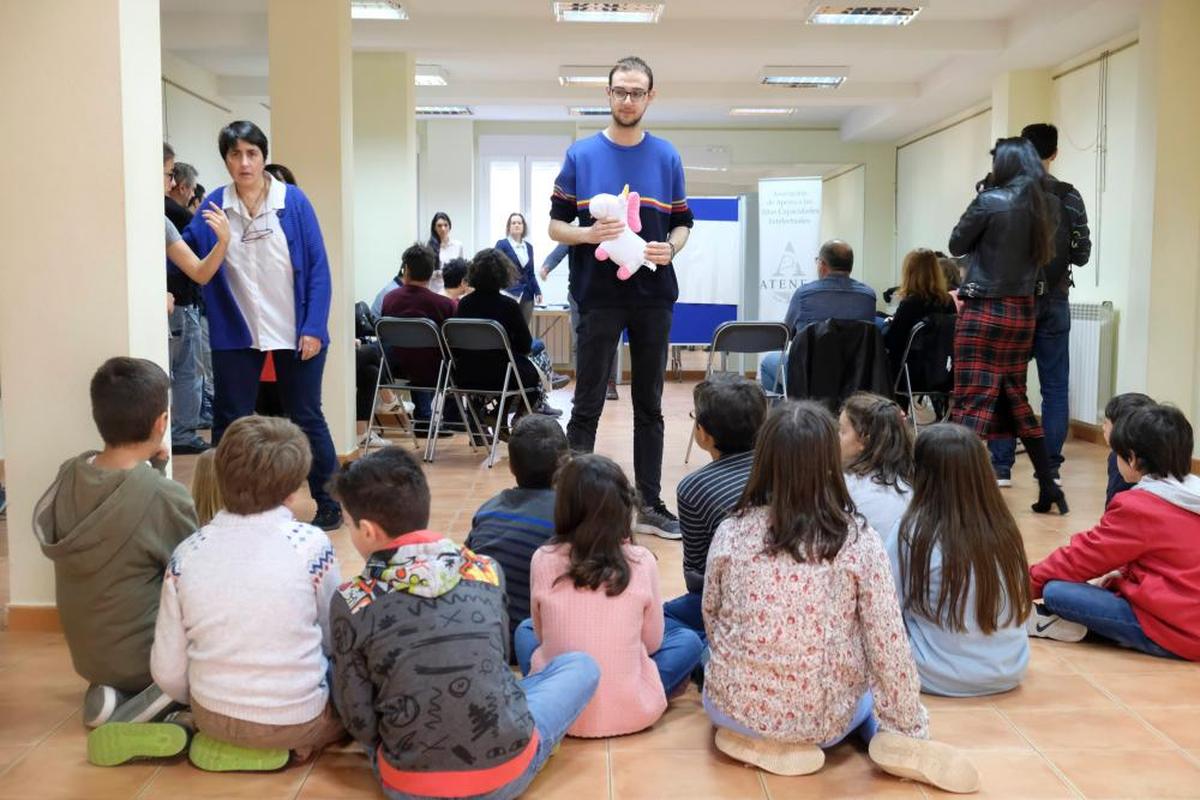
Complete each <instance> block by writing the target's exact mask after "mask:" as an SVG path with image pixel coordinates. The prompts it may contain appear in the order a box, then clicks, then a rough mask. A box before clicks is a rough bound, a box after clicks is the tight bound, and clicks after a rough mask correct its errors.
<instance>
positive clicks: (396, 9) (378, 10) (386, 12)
mask: <svg viewBox="0 0 1200 800" xmlns="http://www.w3.org/2000/svg"><path fill="white" fill-rule="evenodd" d="M350 19H390V20H405V19H408V12H407V11H405V10H404V6H402V5H400V4H399V3H397V2H396V0H350Z"/></svg>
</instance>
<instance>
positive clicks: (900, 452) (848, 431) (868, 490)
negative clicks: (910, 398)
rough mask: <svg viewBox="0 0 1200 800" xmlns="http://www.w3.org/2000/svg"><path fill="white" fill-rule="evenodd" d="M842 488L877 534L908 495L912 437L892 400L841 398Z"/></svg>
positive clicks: (860, 394) (897, 514) (894, 517)
mask: <svg viewBox="0 0 1200 800" xmlns="http://www.w3.org/2000/svg"><path fill="white" fill-rule="evenodd" d="M838 439H839V440H840V443H841V449H842V468H843V470H845V473H846V475H845V478H846V489H847V491H849V492H850V497H851V499H852V500H854V505H855V506H856V507H857V508H858V511H859V513H860V514H862V515H863V516H864V517H866V519H867V523H868V524H869V525H870V526H871V527H872V528H874V529H875V532H876V533H878V534H879V535H881V536H882V535H883V534H885V533H887V532H888V531H889V530H891V529H892V527H893V526H894V525H895V524H896V521H897V520H899V519H900V516H901V515H902V514H903V513H904V511H905V509H907V508H908V500H909V498H910V497H911V496H912V479H913V435H912V428H911V427H909V425H908V424H907V423H906V422H905V421H904V412H903V411H901V410H900V406H899V405H897V404H896V402H895V401H894V400H888V399H887V398H886V397H880V396H879V395H877V394H871V393H870V392H855V393H854V394H852V395H850V397H848V398H847V399H846V402H845V404H844V405H843V406H842V413H841V415H840V416H839V417H838Z"/></svg>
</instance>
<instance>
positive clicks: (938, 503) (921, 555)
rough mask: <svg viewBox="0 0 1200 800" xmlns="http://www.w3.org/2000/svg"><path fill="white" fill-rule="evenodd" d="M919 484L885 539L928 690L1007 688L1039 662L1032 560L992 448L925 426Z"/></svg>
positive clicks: (969, 692)
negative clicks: (1032, 651) (1029, 620)
mask: <svg viewBox="0 0 1200 800" xmlns="http://www.w3.org/2000/svg"><path fill="white" fill-rule="evenodd" d="M915 460H916V469H915V472H916V482H915V484H914V487H913V498H912V503H911V504H909V507H908V511H907V512H906V513H905V514H904V517H903V518H902V519H901V520H900V521H899V522H898V523H897V524H896V525H894V526H893V527H892V529H891V530H889V531H887V532H886V533H885V534H884V537H883V545H884V547H885V548H886V549H887V551H888V555H889V556H890V557H891V561H892V577H893V578H894V579H895V581H896V591H897V593H898V594H899V597H900V606H901V608H902V609H903V610H904V625H905V627H906V628H907V629H908V640H909V643H910V644H911V645H912V653H913V659H914V660H915V661H916V662H917V672H918V673H919V674H920V676H921V689H922V690H923V691H925V692H929V693H930V694H940V695H949V696H952V697H971V696H975V695H985V694H995V693H996V692H1007V691H1008V690H1009V689H1012V688H1014V687H1016V686H1017V684H1019V683H1020V682H1021V679H1022V678H1023V677H1024V676H1025V668H1026V666H1027V665H1028V663H1029V638H1028V637H1027V636H1026V635H1025V625H1024V622H1025V619H1026V617H1028V616H1029V605H1030V600H1029V579H1028V575H1029V564H1028V563H1027V562H1026V561H1025V544H1024V541H1023V540H1022V538H1021V531H1020V529H1019V528H1018V527H1017V522H1016V520H1014V519H1013V516H1012V514H1011V513H1009V510H1008V506H1006V505H1005V504H1004V499H1003V498H1002V497H1001V496H1000V488H999V487H998V486H997V485H996V478H995V474H994V473H993V472H992V467H991V462H990V460H989V456H988V452H987V448H986V447H984V444H983V442H982V441H981V440H980V439H979V437H978V436H976V435H975V433H974V432H972V431H970V430H967V429H966V428H964V427H962V426H961V425H953V424H950V423H942V424H938V425H933V426H930V427H929V428H926V429H925V430H923V431H921V435H920V436H919V437H917V447H916V453H915Z"/></svg>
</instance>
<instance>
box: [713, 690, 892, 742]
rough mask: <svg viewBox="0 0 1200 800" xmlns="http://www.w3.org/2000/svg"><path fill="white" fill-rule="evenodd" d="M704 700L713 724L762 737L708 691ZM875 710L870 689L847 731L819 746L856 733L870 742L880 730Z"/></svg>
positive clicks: (747, 734)
mask: <svg viewBox="0 0 1200 800" xmlns="http://www.w3.org/2000/svg"><path fill="white" fill-rule="evenodd" d="M702 699H703V701H704V711H705V712H706V713H707V714H708V718H709V719H710V720H712V724H713V725H716V726H717V727H719V728H728V729H729V730H731V731H733V732H734V733H737V734H741V735H742V736H745V737H747V738H750V739H761V738H763V737H762V734H760V733H757V732H755V731H752V730H750V729H749V728H747V727H746V726H745V725H743V724H742V723H740V722H738V721H737V720H735V719H734V718H733V717H731V716H729V715H728V714H726V713H725V712H724V711H722V710H721V709H719V708H717V706H716V704H715V703H713V701H712V700H710V699H709V697H708V693H707V692H705V693H704V697H703V698H702ZM874 710H875V698H874V697H872V695H871V690H870V689H868V690H867V693H866V694H864V695H863V696H862V697H860V698H859V700H858V706H856V707H855V709H854V716H852V717H851V718H850V724H849V725H847V726H846V731H845V732H844V733H843V734H842V735H841V736H838V737H837V738H836V739H830V740H829V741H828V742H821V743H820V744H819V745H817V746H818V747H821V748H826V747H833V746H834V745H836V744H840V743H841V742H843V741H845V739H846V738H847V737H848V736H850V734H852V733H853V734H856V735H857V736H858V738H859V739H860V740H862V743H863V744H870V742H871V739H873V738H875V734H876V733H877V732H878V731H879V723H878V722H877V721H876V720H875V715H874V713H872V712H873V711H874Z"/></svg>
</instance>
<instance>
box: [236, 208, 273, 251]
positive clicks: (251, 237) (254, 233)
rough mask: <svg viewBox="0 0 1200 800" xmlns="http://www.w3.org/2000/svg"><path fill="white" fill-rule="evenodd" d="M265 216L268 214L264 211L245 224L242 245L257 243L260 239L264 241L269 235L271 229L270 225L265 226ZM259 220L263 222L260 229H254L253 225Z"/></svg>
mask: <svg viewBox="0 0 1200 800" xmlns="http://www.w3.org/2000/svg"><path fill="white" fill-rule="evenodd" d="M267 214H268V212H266V211H264V212H263V213H261V214H259V215H258V216H257V217H255V218H254V219H252V220H250V222H249V224H247V225H246V228H245V229H244V230H243V231H242V243H243V244H246V243H248V242H257V241H259V240H261V239H265V238H267V237H268V236H270V235H271V233H272V232H273V229H272V228H271V226H270V225H268V224H267ZM260 219H261V220H263V224H262V227H261V228H256V227H254V223H256V222H258V221H259V220H260Z"/></svg>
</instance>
